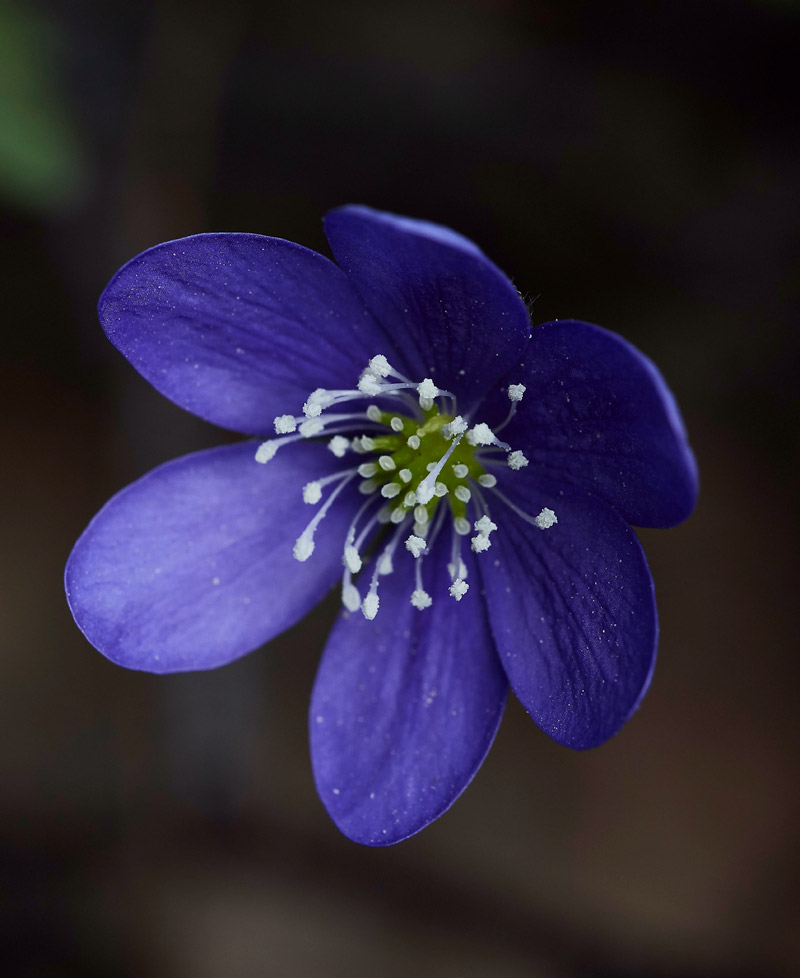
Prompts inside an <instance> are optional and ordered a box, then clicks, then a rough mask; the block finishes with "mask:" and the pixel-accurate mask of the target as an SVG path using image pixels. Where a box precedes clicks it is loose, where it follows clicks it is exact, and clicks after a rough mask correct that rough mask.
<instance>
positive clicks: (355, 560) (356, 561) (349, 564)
mask: <svg viewBox="0 0 800 978" xmlns="http://www.w3.org/2000/svg"><path fill="white" fill-rule="evenodd" d="M342 560H343V561H344V566H345V567H346V568H347V569H348V570H349V571H350V573H351V574H357V573H358V572H359V571H360V570H361V564H362V561H361V555H360V554H359V552H358V551H357V550H356V548H355V547H354V546H353V545H352V544H348V546H346V547H345V548H344V556H343V558H342Z"/></svg>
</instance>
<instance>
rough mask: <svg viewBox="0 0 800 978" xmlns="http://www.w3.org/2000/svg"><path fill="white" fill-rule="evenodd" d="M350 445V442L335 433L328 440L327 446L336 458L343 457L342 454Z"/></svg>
mask: <svg viewBox="0 0 800 978" xmlns="http://www.w3.org/2000/svg"><path fill="white" fill-rule="evenodd" d="M349 447H350V442H349V441H348V440H347V439H346V438H343V437H342V436H341V435H335V436H334V437H333V438H331V440H330V441H329V442H328V448H329V449H330V450H331V451H332V452H333V454H334V455H335V456H336V457H337V458H344V454H345V452H346V451H347V449H348V448H349Z"/></svg>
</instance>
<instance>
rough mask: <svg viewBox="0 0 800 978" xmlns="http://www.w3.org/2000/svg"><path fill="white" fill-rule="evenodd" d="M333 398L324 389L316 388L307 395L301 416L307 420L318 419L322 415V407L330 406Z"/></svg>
mask: <svg viewBox="0 0 800 978" xmlns="http://www.w3.org/2000/svg"><path fill="white" fill-rule="evenodd" d="M332 400H333V397H332V396H331V394H330V393H329V391H326V390H325V388H324V387H318V388H317V389H316V390H315V391H312V392H311V393H310V394H309V395H308V400H307V401H306V402H305V404H304V405H303V414H304V415H305V416H306V417H307V418H318V417H319V416H320V414H321V413H322V409H323V407H325V405H326V404H330V402H331V401H332Z"/></svg>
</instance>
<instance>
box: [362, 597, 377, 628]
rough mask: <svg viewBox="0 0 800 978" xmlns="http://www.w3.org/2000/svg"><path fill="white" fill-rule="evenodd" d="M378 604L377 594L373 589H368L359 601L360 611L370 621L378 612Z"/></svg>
mask: <svg viewBox="0 0 800 978" xmlns="http://www.w3.org/2000/svg"><path fill="white" fill-rule="evenodd" d="M379 605H380V599H379V598H378V595H377V594H376V593H375V592H374V591H370V592H369V594H368V595H367V596H366V598H364V600H363V601H362V603H361V611H362V613H363V615H364V617H365V618H366V619H367V621H372V620H373V618H374V617H375V615H377V614H378V607H379Z"/></svg>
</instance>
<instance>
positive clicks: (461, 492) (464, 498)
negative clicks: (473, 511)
mask: <svg viewBox="0 0 800 978" xmlns="http://www.w3.org/2000/svg"><path fill="white" fill-rule="evenodd" d="M453 495H454V496H455V497H456V499H460V500H461V502H462V503H468V502H469V501H470V499H472V493H471V492H470V491H469V489H467V487H466V486H456V487H455V489H454V490H453Z"/></svg>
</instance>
